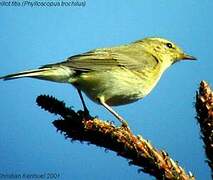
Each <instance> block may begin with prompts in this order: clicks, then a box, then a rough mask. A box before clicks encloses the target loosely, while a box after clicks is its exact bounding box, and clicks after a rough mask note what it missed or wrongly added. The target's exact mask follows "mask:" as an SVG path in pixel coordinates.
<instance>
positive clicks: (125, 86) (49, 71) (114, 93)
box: [0, 38, 196, 126]
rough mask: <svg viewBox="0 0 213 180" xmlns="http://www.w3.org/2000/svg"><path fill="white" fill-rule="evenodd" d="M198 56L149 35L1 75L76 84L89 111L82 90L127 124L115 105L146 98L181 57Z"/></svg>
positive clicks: (9, 77) (10, 77)
mask: <svg viewBox="0 0 213 180" xmlns="http://www.w3.org/2000/svg"><path fill="white" fill-rule="evenodd" d="M184 59H188V60H195V59H196V58H195V57H193V56H190V55H187V54H185V53H184V52H183V51H182V50H181V49H180V48H179V47H178V46H177V45H175V44H174V43H172V42H170V41H168V40H166V39H162V38H145V39H142V40H138V41H135V42H133V43H130V44H126V45H120V46H117V47H111V48H100V49H95V50H92V51H89V52H86V53H83V54H79V55H74V56H71V57H69V58H67V59H66V60H65V61H63V62H59V63H55V64H47V65H44V66H42V67H40V68H38V69H34V70H29V71H22V72H18V73H15V74H9V75H6V76H3V77H0V79H3V80H11V79H16V78H23V77H30V78H36V79H42V80H48V81H54V82H60V83H68V84H72V85H73V86H74V87H75V88H76V89H77V91H78V93H79V96H80V98H81V101H82V104H83V107H84V111H85V112H88V110H87V108H86V105H85V102H84V100H83V96H82V93H81V91H83V92H84V93H85V94H86V95H87V96H88V97H89V98H90V99H91V100H93V101H94V102H96V103H98V104H101V105H102V106H104V107H105V108H106V109H107V110H108V111H110V112H111V113H112V114H113V115H114V116H115V117H116V118H117V119H118V120H119V121H120V122H121V123H122V124H123V125H125V126H126V125H127V123H126V121H125V120H124V119H123V118H122V117H121V116H120V115H119V114H117V113H116V112H115V111H114V110H113V109H112V107H111V106H118V105H123V104H128V103H132V102H134V101H137V100H139V99H142V98H143V97H145V96H146V95H147V94H149V93H150V91H151V90H152V89H153V88H154V87H155V85H156V84H157V82H158V81H159V79H160V77H161V75H162V74H163V72H164V71H165V70H166V69H167V68H168V67H170V66H171V65H172V64H174V63H176V62H179V61H180V60H184Z"/></svg>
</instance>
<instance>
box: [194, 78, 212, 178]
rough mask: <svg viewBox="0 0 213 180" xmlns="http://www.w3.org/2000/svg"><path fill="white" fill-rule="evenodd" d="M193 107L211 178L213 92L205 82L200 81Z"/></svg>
mask: <svg viewBox="0 0 213 180" xmlns="http://www.w3.org/2000/svg"><path fill="white" fill-rule="evenodd" d="M195 107H196V110H197V120H198V123H199V124H200V131H201V138H202V139H203V142H204V144H205V146H204V147H205V152H206V156H207V158H208V160H207V162H208V165H209V167H210V168H211V172H212V178H213V92H212V90H211V88H210V87H209V85H208V83H207V82H205V81H201V83H200V88H199V91H197V93H196V104H195Z"/></svg>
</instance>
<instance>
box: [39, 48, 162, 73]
mask: <svg viewBox="0 0 213 180" xmlns="http://www.w3.org/2000/svg"><path fill="white" fill-rule="evenodd" d="M157 64H158V59H157V58H156V57H155V56H153V55H152V54H150V53H148V52H147V51H145V50H144V49H138V48H134V47H130V45H126V46H119V47H115V48H102V49H96V50H93V51H89V52H86V53H83V54H79V55H75V56H71V57H69V58H68V59H67V61H64V62H61V63H57V64H52V65H46V66H43V67H50V66H54V65H63V66H67V67H69V68H71V69H73V70H76V71H82V72H86V71H102V70H110V69H112V68H115V67H119V66H120V67H125V68H127V69H132V70H141V69H144V68H149V69H150V70H151V69H152V68H154V67H155V66H156V65H157ZM43 67H42V68H43Z"/></svg>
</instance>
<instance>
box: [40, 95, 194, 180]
mask: <svg viewBox="0 0 213 180" xmlns="http://www.w3.org/2000/svg"><path fill="white" fill-rule="evenodd" d="M37 103H38V105H39V106H41V107H42V108H43V109H45V110H47V111H49V112H50V113H54V114H59V115H61V116H62V118H63V119H60V120H55V121H54V122H53V124H54V126H55V127H56V128H57V130H60V131H62V132H63V133H64V135H65V137H66V138H71V139H72V140H78V141H86V142H89V143H91V144H95V145H97V146H100V147H104V148H106V149H109V150H112V151H114V152H116V153H117V154H118V155H119V156H122V157H124V158H126V159H128V160H129V164H133V165H136V166H139V167H140V169H139V170H140V171H143V172H145V173H149V174H150V175H152V176H155V177H156V178H157V179H178V180H189V179H190V180H191V179H192V180H194V179H195V178H194V176H193V175H192V174H191V173H189V174H187V173H186V172H185V171H184V170H183V168H181V167H180V166H179V165H178V163H177V162H175V161H174V160H172V159H171V158H170V157H169V155H168V154H167V153H166V152H165V151H160V150H157V149H156V148H155V147H153V146H152V145H151V144H150V142H148V141H147V140H145V139H143V138H142V137H141V136H135V135H134V134H132V132H131V131H130V130H128V129H126V128H122V127H116V126H115V125H114V124H113V123H110V122H106V121H102V120H100V119H98V118H91V117H90V118H89V119H88V118H86V119H85V118H84V113H83V111H78V112H75V111H74V110H72V109H71V108H67V107H65V104H64V103H63V102H61V101H58V100H57V99H55V98H53V97H50V96H45V95H41V96H38V97H37Z"/></svg>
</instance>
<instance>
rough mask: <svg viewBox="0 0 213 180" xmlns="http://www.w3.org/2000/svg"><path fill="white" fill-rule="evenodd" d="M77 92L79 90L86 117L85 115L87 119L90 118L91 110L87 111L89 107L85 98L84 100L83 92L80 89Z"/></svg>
mask: <svg viewBox="0 0 213 180" xmlns="http://www.w3.org/2000/svg"><path fill="white" fill-rule="evenodd" d="M77 90H78V94H79V97H80V99H81V102H82V105H83V108H84V115H85V117H86V118H87V117H90V115H89V110H88V109H87V106H86V104H85V102H84V98H83V95H82V93H81V90H80V89H77Z"/></svg>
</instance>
